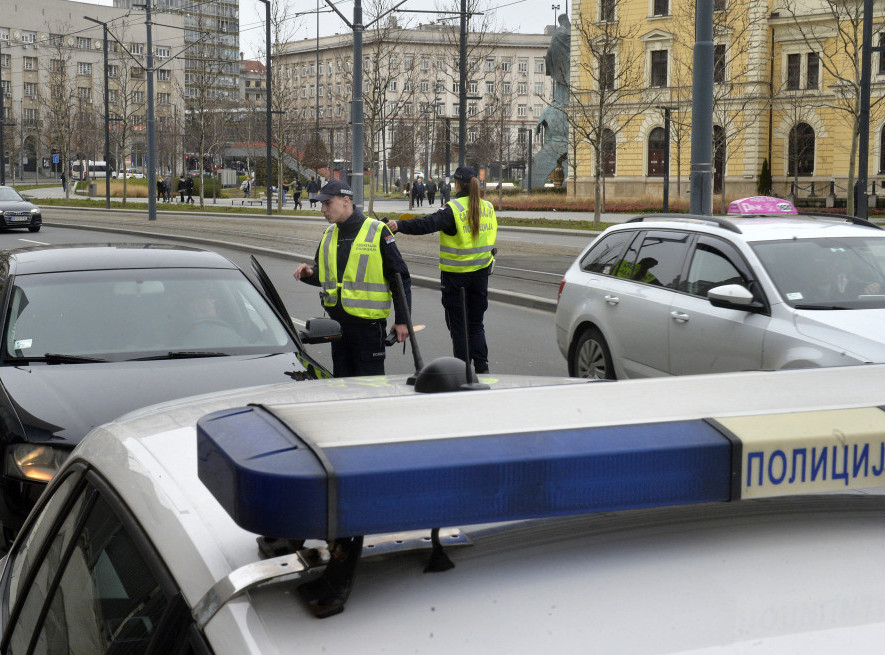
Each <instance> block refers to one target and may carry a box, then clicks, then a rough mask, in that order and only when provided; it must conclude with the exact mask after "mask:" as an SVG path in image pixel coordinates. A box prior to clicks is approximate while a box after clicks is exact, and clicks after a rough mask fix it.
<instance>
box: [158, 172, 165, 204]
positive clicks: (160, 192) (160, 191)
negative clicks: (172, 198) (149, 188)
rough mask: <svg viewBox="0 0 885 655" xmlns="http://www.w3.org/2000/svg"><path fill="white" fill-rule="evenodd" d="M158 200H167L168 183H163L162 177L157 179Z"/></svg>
mask: <svg viewBox="0 0 885 655" xmlns="http://www.w3.org/2000/svg"><path fill="white" fill-rule="evenodd" d="M157 198H159V199H160V200H161V201H163V200H165V199H166V182H164V181H163V178H162V177H158V178H157Z"/></svg>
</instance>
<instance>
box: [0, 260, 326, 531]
mask: <svg viewBox="0 0 885 655" xmlns="http://www.w3.org/2000/svg"><path fill="white" fill-rule="evenodd" d="M252 261H253V268H254V269H255V273H256V275H257V276H258V279H259V284H258V285H256V284H253V283H252V282H251V281H250V279H249V278H248V277H247V276H246V275H245V274H244V273H243V271H242V270H241V269H239V268H238V267H237V266H236V265H235V264H233V263H231V262H230V261H229V260H227V259H226V258H224V257H222V256H221V255H219V254H217V253H214V252H209V251H205V250H200V249H196V248H190V247H176V246H164V245H145V244H110V245H94V246H93V245H80V246H45V247H34V248H22V249H18V250H9V251H4V252H2V253H0V303H2V310H3V313H2V316H3V317H4V319H3V323H2V331H0V335H2V340H3V341H2V349H0V386H2V390H0V426H2V433H0V453H2V455H3V466H2V469H0V523H2V526H3V535H2V536H3V540H4V541H6V542H7V543H8V541H9V539H10V538H11V537H12V536H13V535H14V533H15V532H16V531H17V529H18V528H19V527H20V525H21V522H22V520H23V519H24V517H25V516H26V515H27V513H28V510H29V509H30V508H31V506H32V505H33V503H34V501H35V500H36V498H37V496H38V495H39V494H40V492H41V491H42V489H43V487H44V485H45V483H46V482H47V481H48V480H49V479H51V477H52V476H53V474H54V473H55V471H56V470H57V469H58V467H59V466H60V465H61V463H62V462H63V461H64V460H65V458H66V457H67V455H68V453H69V451H70V450H71V449H72V448H73V447H74V446H75V445H76V444H77V443H78V442H79V441H80V440H81V439H82V438H83V437H84V436H85V435H86V433H87V432H88V431H89V430H90V429H91V428H93V427H95V426H96V425H99V424H102V423H106V422H108V421H111V420H113V419H114V418H116V417H118V416H120V415H122V414H124V413H126V412H129V411H131V410H134V409H137V408H140V407H143V406H145V405H151V404H155V403H159V402H163V401H168V400H173V399H176V398H179V397H182V396H189V395H194V394H201V393H207V392H212V391H220V390H225V389H231V388H235V387H246V386H252V385H258V384H268V383H274V382H289V383H291V382H293V381H299V380H305V379H311V378H317V377H328V376H329V373H328V372H327V371H326V370H325V369H323V367H322V366H320V365H319V364H318V363H317V362H316V361H314V360H313V359H311V358H310V357H309V356H308V355H307V353H306V352H305V350H304V348H303V346H302V343H304V342H307V343H320V342H323V341H326V340H329V339H332V338H335V337H336V336H337V335H339V334H340V329H339V327H338V324H337V323H335V322H334V321H329V320H328V319H314V320H312V321H310V322H308V327H307V331H306V332H301V333H300V334H299V333H296V331H295V330H294V328H293V326H292V323H291V321H290V319H289V318H288V317H289V314H288V313H287V312H286V310H285V307H283V306H282V301H281V300H280V298H279V296H278V295H277V294H276V292H275V291H274V290H273V287H272V286H271V285H270V282H269V280H268V279H267V276H266V275H264V273H263V271H262V270H261V267H260V266H259V265H258V262H257V261H255V259H254V258H253V260H252ZM259 287H261V288H260V289H259ZM2 545H5V544H3V543H0V546H2Z"/></svg>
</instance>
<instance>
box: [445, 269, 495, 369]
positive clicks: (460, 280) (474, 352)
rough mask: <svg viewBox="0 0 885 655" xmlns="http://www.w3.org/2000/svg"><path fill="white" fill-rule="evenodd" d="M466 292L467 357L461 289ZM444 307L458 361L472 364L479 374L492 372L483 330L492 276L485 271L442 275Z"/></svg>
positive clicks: (453, 349) (453, 350)
mask: <svg viewBox="0 0 885 655" xmlns="http://www.w3.org/2000/svg"><path fill="white" fill-rule="evenodd" d="M462 288H463V289H464V295H465V298H466V309H467V335H468V337H469V341H470V353H469V357H468V353H467V344H465V343H464V304H463V303H462V301H461V289H462ZM440 289H441V291H442V305H443V308H444V309H445V312H446V327H448V328H449V333H450V334H451V335H452V352H454V354H455V357H457V358H458V359H461V360H464V361H465V362H469V361H470V360H473V366H474V368H475V369H476V372H477V373H486V372H488V370H489V347H488V345H487V344H486V333H485V329H484V326H483V315H484V314H485V312H486V310H487V309H488V308H489V272H488V269H487V268H485V269H482V270H479V271H474V272H471V273H449V272H447V271H442V272H441V273H440Z"/></svg>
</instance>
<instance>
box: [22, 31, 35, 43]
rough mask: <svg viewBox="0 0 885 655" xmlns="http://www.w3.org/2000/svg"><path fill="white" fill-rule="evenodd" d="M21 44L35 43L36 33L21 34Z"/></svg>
mask: <svg viewBox="0 0 885 655" xmlns="http://www.w3.org/2000/svg"><path fill="white" fill-rule="evenodd" d="M22 42H23V43H37V33H36V32H22Z"/></svg>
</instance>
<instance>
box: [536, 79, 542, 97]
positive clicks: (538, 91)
mask: <svg viewBox="0 0 885 655" xmlns="http://www.w3.org/2000/svg"><path fill="white" fill-rule="evenodd" d="M535 95H536V96H542V95H544V83H543V82H535Z"/></svg>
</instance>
